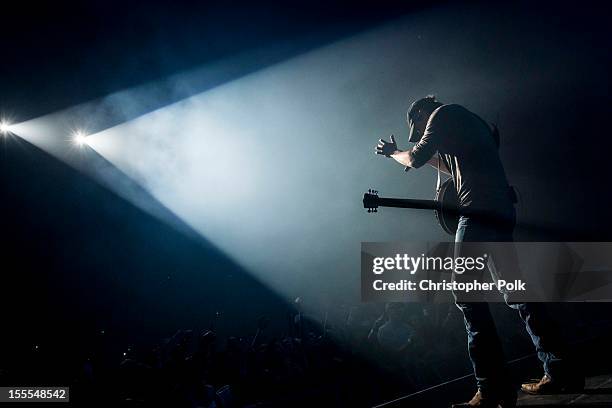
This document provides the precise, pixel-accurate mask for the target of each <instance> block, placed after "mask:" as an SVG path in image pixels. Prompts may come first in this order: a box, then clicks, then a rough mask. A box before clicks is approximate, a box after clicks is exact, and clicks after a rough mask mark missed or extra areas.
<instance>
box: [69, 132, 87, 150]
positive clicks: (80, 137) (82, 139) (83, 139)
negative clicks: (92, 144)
mask: <svg viewBox="0 0 612 408" xmlns="http://www.w3.org/2000/svg"><path fill="white" fill-rule="evenodd" d="M72 140H73V142H74V144H76V145H77V146H83V145H86V144H87V135H86V134H85V132H83V131H81V130H77V131H76V132H74V133H73V134H72Z"/></svg>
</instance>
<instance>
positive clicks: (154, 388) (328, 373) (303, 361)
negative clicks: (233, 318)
mask: <svg viewBox="0 0 612 408" xmlns="http://www.w3.org/2000/svg"><path fill="white" fill-rule="evenodd" d="M342 314H343V316H342V317H341V318H340V319H339V320H335V319H331V318H330V317H329V315H328V313H326V314H324V315H323V316H320V317H319V316H313V315H309V314H307V313H304V312H303V311H302V309H301V307H300V301H299V300H298V302H297V303H296V307H295V308H294V309H293V311H292V312H291V315H290V324H289V328H288V329H287V330H286V333H285V334H284V335H278V336H276V335H275V334H276V333H274V332H273V331H272V330H269V329H268V326H269V323H270V322H269V321H268V319H266V318H261V319H259V321H257V322H253V326H254V328H255V327H256V330H254V333H252V334H251V335H249V336H236V335H235V336H225V337H222V336H221V335H220V334H217V333H216V331H215V330H214V329H211V328H209V329H205V330H201V331H195V330H179V331H177V332H176V333H175V334H174V335H173V336H171V337H170V338H166V339H163V340H161V341H159V342H158V344H156V345H155V346H153V347H144V346H141V347H138V346H130V347H129V348H127V349H126V350H125V351H124V352H122V353H121V354H122V355H121V356H120V358H118V359H113V358H109V356H108V353H106V354H105V353H104V352H103V351H100V350H99V348H97V349H96V348H95V347H94V348H93V349H92V352H88V353H84V354H82V358H81V359H80V360H79V361H78V363H77V364H76V365H75V367H73V368H71V370H72V373H71V379H70V383H71V399H72V401H74V402H76V403H78V402H82V403H83V404H85V405H88V406H93V405H96V404H99V405H104V406H135V407H136V406H163V407H189V408H196V407H201V408H230V407H233V408H246V407H289V406H291V407H300V406H309V407H312V406H355V407H358V406H369V405H372V404H374V403H376V402H380V401H381V400H384V399H387V398H389V397H391V396H394V395H402V394H405V393H408V392H410V391H413V390H417V389H420V388H423V387H426V386H429V385H432V384H435V383H437V382H440V381H442V380H444V379H448V378H452V377H453V376H456V375H457V374H464V373H465V372H466V370H468V369H469V367H467V366H465V362H466V361H467V360H465V359H457V358H456V355H455V357H454V359H453V358H451V356H450V355H451V354H453V353H455V354H456V353H459V354H460V355H461V353H462V352H464V351H463V350H461V351H458V350H457V348H460V349H464V340H463V336H464V331H463V327H462V322H461V320H460V318H459V315H458V311H457V310H456V308H454V307H451V306H450V305H429V306H423V305H416V304H414V305H411V304H399V303H391V304H387V305H366V304H360V305H356V306H353V307H347V308H345V309H343V313H342ZM332 321H333V323H332ZM457 337H460V338H461V339H459V338H457ZM457 360H459V364H455V365H453V364H449V361H457Z"/></svg>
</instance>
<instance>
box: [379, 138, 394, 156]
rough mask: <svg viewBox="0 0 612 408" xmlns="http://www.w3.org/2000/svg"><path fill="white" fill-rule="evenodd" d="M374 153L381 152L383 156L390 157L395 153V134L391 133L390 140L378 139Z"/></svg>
mask: <svg viewBox="0 0 612 408" xmlns="http://www.w3.org/2000/svg"><path fill="white" fill-rule="evenodd" d="M375 152H376V154H381V155H383V156H385V157H391V155H392V154H394V153H397V152H398V149H397V143H396V142H395V136H393V135H391V141H390V142H387V141H385V140H383V139H378V144H377V145H376V150H375Z"/></svg>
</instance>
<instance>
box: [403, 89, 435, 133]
mask: <svg viewBox="0 0 612 408" xmlns="http://www.w3.org/2000/svg"><path fill="white" fill-rule="evenodd" d="M438 106H440V102H438V100H437V99H436V97H435V96H434V95H427V96H426V97H424V98H420V99H417V100H416V101H414V102H413V103H412V105H410V109H408V114H407V119H408V126H409V133H408V141H409V142H412V143H416V142H418V141H419V140H421V137H422V136H423V135H422V134H421V132H420V131H419V130H418V129H416V127H415V126H414V122H415V121H417V120H419V119H420V118H419V116H420V115H421V113H420V112H421V111H426V112H427V111H430V110H432V109H435V108H436V107H438Z"/></svg>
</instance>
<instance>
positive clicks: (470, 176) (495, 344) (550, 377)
mask: <svg viewBox="0 0 612 408" xmlns="http://www.w3.org/2000/svg"><path fill="white" fill-rule="evenodd" d="M407 120H408V126H409V128H410V133H409V137H408V141H410V142H414V143H416V144H415V145H414V146H413V147H412V149H409V150H406V151H402V150H399V149H398V148H397V143H396V141H395V137H394V136H391V138H390V141H389V142H387V141H385V140H383V139H380V140H379V143H378V145H377V146H376V153H377V154H379V155H383V156H385V157H388V158H393V159H394V160H395V161H397V162H398V163H400V164H402V165H403V166H405V167H406V170H409V169H410V168H419V167H421V166H422V165H424V164H425V163H429V164H430V165H432V166H434V167H436V168H437V169H438V170H439V171H442V172H444V173H447V174H449V175H451V176H452V178H453V181H454V184H455V187H456V189H457V195H458V197H459V201H460V206H461V213H462V214H463V215H461V217H460V219H459V224H458V228H457V232H456V234H455V242H457V243H461V242H505V241H512V240H513V238H512V233H513V230H514V226H515V219H516V217H515V210H514V204H513V199H512V194H511V189H510V187H509V184H508V180H507V178H506V174H505V171H504V168H503V165H502V163H501V160H500V158H499V153H498V146H499V138H498V135H497V132H496V130H495V129H492V128H491V127H490V126H489V125H488V124H487V123H486V122H485V121H484V120H483V119H481V118H480V117H479V116H477V115H476V114H474V113H472V112H470V111H469V110H467V109H466V108H464V107H462V106H460V105H455V104H449V105H444V104H442V103H440V102H439V101H437V100H436V98H435V97H433V96H427V97H425V98H421V99H419V100H417V101H415V102H414V103H413V104H412V105H411V107H410V109H409V111H408V115H407ZM478 214H487V216H486V217H482V216H481V217H479V216H478ZM507 303H508V305H509V306H510V307H512V308H513V309H517V310H518V311H519V314H520V316H521V318H522V319H523V321H524V322H525V325H526V328H527V332H528V333H529V335H530V336H531V339H532V340H533V344H534V345H535V348H536V350H537V353H538V357H539V359H540V360H541V361H542V363H543V366H544V376H543V377H542V379H541V380H540V381H539V382H536V383H528V384H523V385H522V387H521V388H522V390H523V391H524V392H527V393H531V394H551V393H559V392H566V391H569V390H572V391H574V390H580V389H582V388H583V387H584V377H583V376H581V375H579V374H577V373H576V372H575V371H574V370H573V369H572V368H570V365H569V363H568V359H567V357H566V350H565V347H564V345H563V342H562V341H561V336H560V335H559V334H558V332H556V331H555V328H554V325H553V324H552V323H551V321H550V320H549V319H548V318H547V317H546V315H545V311H544V309H543V308H542V305H541V304H539V303H511V302H508V301H507ZM456 304H457V307H458V308H459V309H460V310H461V311H462V312H463V316H464V321H465V328H466V331H467V338H468V351H469V356H470V360H471V362H472V366H473V368H474V375H475V376H476V383H477V386H478V391H477V392H476V394H475V395H474V397H473V398H472V399H471V400H470V401H469V402H466V403H461V404H454V405H453V407H455V408H461V407H484V408H489V407H491V408H496V407H498V406H502V407H503V408H508V407H515V406H516V398H517V396H516V390H515V389H514V387H513V386H512V385H511V382H510V379H509V378H508V375H507V373H506V368H505V362H504V357H503V351H502V347H501V343H500V340H499V337H498V335H497V331H496V329H495V324H494V322H493V317H492V315H491V312H490V310H489V305H488V304H487V303H485V302H462V301H461V300H459V299H456Z"/></svg>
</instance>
